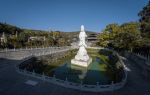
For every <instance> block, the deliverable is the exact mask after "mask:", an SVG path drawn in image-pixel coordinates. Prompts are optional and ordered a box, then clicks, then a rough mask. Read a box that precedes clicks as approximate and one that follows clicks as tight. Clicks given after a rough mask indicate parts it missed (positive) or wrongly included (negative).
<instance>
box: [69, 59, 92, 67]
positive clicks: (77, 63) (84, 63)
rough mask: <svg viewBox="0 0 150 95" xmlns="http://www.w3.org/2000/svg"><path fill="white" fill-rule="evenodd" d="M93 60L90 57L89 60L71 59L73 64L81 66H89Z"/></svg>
mask: <svg viewBox="0 0 150 95" xmlns="http://www.w3.org/2000/svg"><path fill="white" fill-rule="evenodd" d="M91 62H92V58H89V60H88V61H82V60H76V59H72V60H71V64H73V65H77V66H81V67H88V66H89V64H90V63H91Z"/></svg>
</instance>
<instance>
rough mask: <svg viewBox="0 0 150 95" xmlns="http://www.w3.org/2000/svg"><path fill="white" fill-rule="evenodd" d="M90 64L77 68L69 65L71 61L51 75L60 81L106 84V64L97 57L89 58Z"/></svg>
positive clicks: (107, 78) (107, 79) (107, 80)
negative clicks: (86, 66)
mask: <svg viewBox="0 0 150 95" xmlns="http://www.w3.org/2000/svg"><path fill="white" fill-rule="evenodd" d="M91 57H92V63H90V65H89V66H88V68H85V67H79V66H75V65H72V64H71V59H69V60H67V61H65V63H64V64H63V65H61V66H59V67H57V68H55V69H54V70H53V72H54V73H53V75H55V77H56V78H58V79H61V80H66V79H67V80H68V81H71V82H75V83H81V82H82V83H83V84H89V85H95V84H97V82H98V83H99V84H108V82H109V77H108V76H107V75H106V66H107V65H106V64H105V63H104V62H103V61H102V60H101V58H100V57H98V56H91Z"/></svg>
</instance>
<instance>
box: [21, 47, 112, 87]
mask: <svg viewBox="0 0 150 95" xmlns="http://www.w3.org/2000/svg"><path fill="white" fill-rule="evenodd" d="M76 51H77V50H75V52H74V53H68V55H67V56H66V57H64V56H65V54H67V53H64V54H62V58H57V59H56V61H53V62H51V61H52V60H51V59H54V58H50V57H49V56H47V57H42V56H41V57H40V58H36V60H31V61H30V62H29V61H28V62H26V64H25V65H24V64H21V65H20V67H21V68H22V69H24V68H26V70H29V71H33V70H34V71H35V72H36V73H38V72H39V73H41V72H44V73H45V74H46V75H48V76H50V77H53V76H55V78H57V79H61V80H68V81H70V82H75V83H81V82H82V84H88V85H96V84H97V83H99V84H102V85H103V84H110V83H111V81H112V76H114V75H113V73H112V72H111V70H110V68H108V67H109V64H108V61H109V57H108V56H106V55H104V54H101V53H99V50H96V49H87V52H88V54H89V56H90V57H92V62H91V63H90V65H89V66H88V67H87V68H85V67H79V66H76V65H72V64H71V59H73V58H74V55H75V54H76ZM58 55H59V57H60V55H61V54H58ZM54 57H56V56H54ZM40 60H42V62H40ZM43 60H44V61H43ZM45 60H48V62H51V63H48V62H47V61H45ZM38 62H39V63H38Z"/></svg>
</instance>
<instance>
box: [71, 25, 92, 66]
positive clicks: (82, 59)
mask: <svg viewBox="0 0 150 95" xmlns="http://www.w3.org/2000/svg"><path fill="white" fill-rule="evenodd" d="M86 37H87V35H86V33H85V31H84V26H83V25H81V32H80V34H79V39H80V41H79V51H78V53H77V55H76V56H75V59H72V60H71V63H72V64H75V65H79V66H84V67H87V66H88V65H89V63H91V61H92V59H91V58H89V56H88V54H87V51H86V49H85V48H86V47H87V45H86V43H85V38H86Z"/></svg>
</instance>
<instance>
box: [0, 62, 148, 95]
mask: <svg viewBox="0 0 150 95" xmlns="http://www.w3.org/2000/svg"><path fill="white" fill-rule="evenodd" d="M19 62H20V60H9V59H0V95H150V81H149V80H147V79H145V78H144V77H143V76H142V74H141V72H140V70H139V69H138V68H137V66H136V65H135V64H134V62H132V61H131V60H124V62H125V64H126V66H127V67H128V69H129V71H128V82H127V84H126V85H125V87H124V88H122V89H120V90H117V91H114V92H103V93H91V92H82V91H77V90H73V89H67V88H63V87H60V86H57V85H54V84H50V83H47V82H45V81H41V80H38V79H35V78H32V77H29V76H24V75H21V74H19V73H17V72H16V70H15V65H16V64H18V63H19ZM27 80H32V81H36V82H37V83H38V84H37V85H35V86H32V85H28V84H26V83H25V82H26V81H27Z"/></svg>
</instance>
